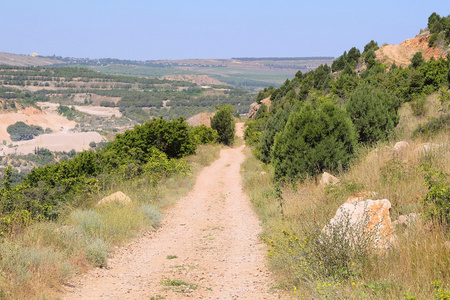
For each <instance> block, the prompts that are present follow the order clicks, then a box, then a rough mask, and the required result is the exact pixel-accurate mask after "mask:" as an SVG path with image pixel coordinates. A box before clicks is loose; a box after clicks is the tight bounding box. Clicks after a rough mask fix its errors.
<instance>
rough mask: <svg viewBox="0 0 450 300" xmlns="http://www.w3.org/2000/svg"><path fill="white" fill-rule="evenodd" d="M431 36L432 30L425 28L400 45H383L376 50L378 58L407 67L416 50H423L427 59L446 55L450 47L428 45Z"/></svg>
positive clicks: (379, 60) (383, 61)
mask: <svg viewBox="0 0 450 300" xmlns="http://www.w3.org/2000/svg"><path fill="white" fill-rule="evenodd" d="M430 37H431V33H430V31H429V30H425V31H423V32H422V33H420V34H418V35H417V36H415V37H413V38H411V39H407V40H404V41H403V42H402V43H401V44H400V45H383V46H381V47H380V49H378V50H377V51H376V52H375V54H376V56H377V57H376V60H377V61H378V62H381V63H388V64H392V63H394V62H395V64H396V65H397V66H403V67H407V66H408V65H409V64H411V58H412V57H413V56H414V54H415V53H416V52H421V53H422V55H423V57H424V59H425V60H427V61H428V60H430V58H431V57H433V58H434V59H436V60H437V59H439V58H440V57H446V56H447V54H449V53H450V47H449V46H447V47H445V46H436V47H430V46H429V45H428V42H429V40H430Z"/></svg>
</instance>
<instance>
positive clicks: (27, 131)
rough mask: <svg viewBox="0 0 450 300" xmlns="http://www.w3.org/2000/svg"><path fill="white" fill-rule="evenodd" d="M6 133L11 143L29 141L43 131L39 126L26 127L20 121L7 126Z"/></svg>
mask: <svg viewBox="0 0 450 300" xmlns="http://www.w3.org/2000/svg"><path fill="white" fill-rule="evenodd" d="M6 131H7V132H8V133H9V135H10V137H11V140H12V141H22V140H31V139H33V138H34V137H35V136H38V135H40V134H43V133H44V129H42V127H41V126H36V125H27V124H25V123H24V122H21V121H19V122H16V123H14V124H13V125H9V126H8V127H7V128H6Z"/></svg>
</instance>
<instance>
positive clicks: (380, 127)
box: [345, 84, 399, 144]
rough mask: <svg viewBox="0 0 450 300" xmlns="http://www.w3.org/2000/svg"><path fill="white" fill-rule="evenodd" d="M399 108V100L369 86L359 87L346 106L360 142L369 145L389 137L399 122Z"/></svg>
mask: <svg viewBox="0 0 450 300" xmlns="http://www.w3.org/2000/svg"><path fill="white" fill-rule="evenodd" d="M398 107H399V101H398V99H396V98H395V97H394V96H392V95H391V94H390V93H387V92H385V91H383V90H380V89H378V88H374V87H371V86H370V85H368V84H362V85H360V86H358V87H357V88H356V89H355V90H354V91H353V92H352V93H351V94H350V96H349V100H348V102H347V103H346V105H345V108H346V110H347V112H348V114H349V116H350V118H351V119H352V121H353V124H354V125H355V128H356V131H357V133H358V140H359V142H361V143H367V144H373V143H375V142H377V141H378V140H386V139H387V138H388V137H389V134H390V133H392V132H393V131H394V128H395V126H396V125H397V124H398V121H399V116H398V113H397V109H398Z"/></svg>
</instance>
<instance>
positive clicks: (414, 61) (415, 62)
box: [411, 52, 425, 69]
mask: <svg viewBox="0 0 450 300" xmlns="http://www.w3.org/2000/svg"><path fill="white" fill-rule="evenodd" d="M423 64H425V59H424V58H423V55H422V52H416V53H415V54H414V56H413V57H412V58H411V66H412V67H413V68H414V69H417V68H418V67H420V66H421V65H423Z"/></svg>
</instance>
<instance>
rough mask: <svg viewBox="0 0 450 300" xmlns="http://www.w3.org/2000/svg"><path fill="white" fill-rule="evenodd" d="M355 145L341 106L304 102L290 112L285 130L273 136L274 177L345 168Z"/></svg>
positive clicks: (352, 130) (350, 128)
mask: <svg viewBox="0 0 450 300" xmlns="http://www.w3.org/2000/svg"><path fill="white" fill-rule="evenodd" d="M355 146H356V134H355V129H354V127H353V124H352V122H351V120H350V118H349V117H348V116H347V115H346V113H345V111H344V110H342V109H341V108H340V107H339V106H338V105H336V104H334V103H332V102H325V103H306V104H304V105H303V106H302V107H301V108H300V110H299V111H298V112H292V113H291V115H290V116H289V119H288V122H287V124H286V127H285V128H284V130H283V131H282V132H281V133H279V134H277V135H276V136H275V142H274V145H273V153H272V164H273V166H274V171H275V177H276V178H283V179H296V178H305V177H307V176H309V175H311V176H314V175H317V174H318V173H320V172H323V170H337V169H338V168H339V167H342V168H346V167H347V166H348V164H349V162H350V159H351V157H352V154H353V151H354V148H355Z"/></svg>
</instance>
